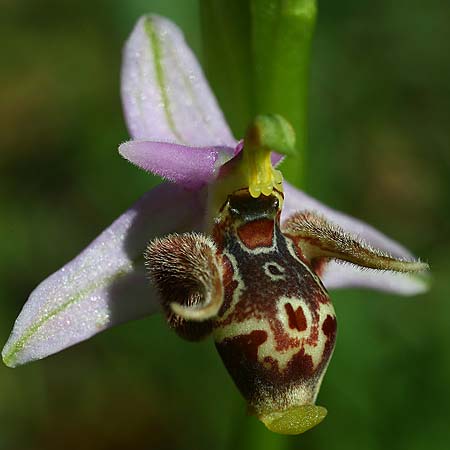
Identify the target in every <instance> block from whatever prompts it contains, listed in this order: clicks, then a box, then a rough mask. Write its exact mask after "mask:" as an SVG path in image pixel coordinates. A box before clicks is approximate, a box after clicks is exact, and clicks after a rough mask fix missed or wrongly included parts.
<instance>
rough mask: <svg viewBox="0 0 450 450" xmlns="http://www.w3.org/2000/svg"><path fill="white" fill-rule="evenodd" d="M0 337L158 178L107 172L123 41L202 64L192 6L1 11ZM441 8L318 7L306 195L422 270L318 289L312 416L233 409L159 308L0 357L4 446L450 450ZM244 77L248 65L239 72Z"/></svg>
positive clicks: (103, 4)
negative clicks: (161, 28) (326, 292)
mask: <svg viewBox="0 0 450 450" xmlns="http://www.w3.org/2000/svg"><path fill="white" fill-rule="evenodd" d="M0 8H1V12H0V37H1V42H2V58H1V63H0V64H1V71H0V99H1V101H0V127H1V138H0V142H1V144H0V146H1V153H0V206H1V209H0V235H1V244H0V341H1V343H3V342H5V341H6V339H7V337H8V335H9V332H10V330H11V327H12V324H13V322H14V320H15V318H16V316H17V314H18V312H19V311H20V309H21V307H22V305H23V303H24V301H25V300H26V298H27V296H28V294H29V293H30V292H31V290H32V289H33V288H34V287H35V286H36V285H37V284H38V283H39V282H40V281H41V280H42V279H44V278H45V277H46V276H47V275H49V274H50V273H52V272H53V271H55V270H56V269H58V268H59V267H60V266H62V265H63V264H64V263H65V262H67V261H68V260H69V259H71V258H72V257H74V256H75V255H76V254H77V253H78V252H79V251H80V250H81V249H82V248H83V247H84V246H85V245H87V244H88V243H89V242H90V241H91V240H92V239H93V238H94V237H95V236H96V235H97V234H98V233H99V232H100V231H101V230H102V229H103V228H104V227H105V226H107V225H108V224H109V223H111V222H112V220H113V219H114V218H115V217H116V216H118V215H119V214H120V213H121V212H122V211H123V210H124V209H126V208H127V207H128V206H129V205H130V204H131V203H132V202H134V201H135V200H136V199H137V198H138V197H139V196H140V195H141V194H142V193H144V192H145V191H146V190H148V189H149V187H151V186H152V185H154V184H155V183H156V182H157V180H154V179H152V178H151V177H149V176H148V175H146V174H145V173H143V172H142V171H139V170H136V169H134V168H133V167H132V166H130V165H129V164H127V163H126V162H125V161H124V160H122V159H121V158H120V157H119V155H118V153H117V147H118V144H119V143H120V142H122V141H124V140H126V139H127V132H126V129H125V125H124V121H123V118H122V112H121V105H120V98H119V69H120V59H121V48H122V44H123V42H124V40H125V39H126V37H127V35H128V34H129V32H130V31H131V29H132V27H133V24H134V22H135V20H136V19H137V18H138V17H139V16H140V15H141V14H143V13H146V12H157V13H159V14H163V15H166V16H168V17H170V18H172V19H173V20H175V21H176V22H177V23H178V24H179V25H180V26H181V27H182V28H183V30H184V31H185V33H186V37H187V40H188V42H189V43H190V44H191V45H192V47H193V48H194V50H195V52H196V53H197V55H198V56H199V58H200V60H201V59H202V46H201V36H200V21H199V9H198V3H197V1H196V0H178V1H176V0H160V1H152V0H127V1H124V0H108V1H106V0H96V1H91V2H80V1H74V0H68V1H64V2H60V1H56V0H53V1H51V0H42V1H39V2H37V1H30V0H28V1H25V0H23V1H20V0H3V1H2V2H1V4H0ZM449 13H450V11H449V5H448V2H445V1H439V0H430V1H427V2H423V1H421V0H409V1H408V0H400V1H396V2H393V1H391V0H378V1H377V2H371V1H368V0H365V1H361V0H358V1H357V0H341V1H339V2H325V1H323V2H321V3H320V4H319V16H318V22H317V27H316V33H315V38H314V43H313V53H312V68H311V74H312V76H311V86H310V103H309V104H310V113H309V144H308V150H309V151H308V157H307V163H306V164H307V166H306V167H305V171H306V189H307V191H308V192H310V193H311V194H313V195H315V196H316V197H318V198H320V199H321V200H322V201H324V202H326V203H328V204H330V205H332V206H334V207H336V208H338V209H341V210H344V211H346V212H348V213H350V214H352V215H355V216H357V217H360V218H363V219H364V220H366V221H368V222H370V223H372V224H374V225H375V226H376V227H378V228H380V229H382V230H383V231H384V232H385V233H387V234H388V235H390V236H392V237H394V238H395V239H397V240H399V241H401V242H402V243H404V244H405V245H406V246H408V247H409V248H411V249H412V250H413V251H414V252H415V253H416V254H418V255H420V256H421V257H422V258H423V259H425V260H427V261H429V262H430V264H431V266H432V270H433V277H434V282H433V287H432V289H431V291H430V293H428V294H427V295H423V296H419V297H416V298H411V299H408V298H407V299H404V298H398V297H395V296H391V295H387V294H381V293H370V292H366V291H363V290H360V291H341V292H335V293H333V295H332V296H333V298H334V304H335V308H336V311H337V314H338V319H339V335H338V342H337V347H336V351H335V354H334V358H333V360H332V362H331V364H330V368H329V370H328V373H327V375H326V377H325V380H324V383H323V387H322V390H321V393H320V395H319V399H318V404H320V405H324V406H326V407H327V408H328V410H329V415H328V417H327V418H326V420H325V421H324V422H323V423H322V424H321V425H320V426H318V427H317V428H315V429H313V430H312V431H309V432H308V433H306V434H305V435H302V436H299V437H279V436H276V435H272V434H270V433H269V432H267V431H265V429H264V427H263V425H260V424H259V423H258V422H257V421H256V419H253V418H250V417H247V416H246V414H245V405H244V401H243V400H242V399H241V397H240V395H239V394H238V393H237V390H236V389H235V387H234V386H233V384H232V382H231V380H230V378H229V377H228V375H227V373H226V371H225V370H224V368H223V367H222V364H221V362H220V360H219V358H218V357H217V355H216V352H215V349H214V346H213V343H212V341H206V342H203V343H200V344H190V343H187V342H184V341H182V340H181V339H179V338H178V337H177V336H175V334H173V333H172V332H170V330H169V329H168V328H167V327H166V325H165V323H164V321H163V319H162V318H161V317H158V316H155V317H150V318H148V319H145V320H141V321H138V322H134V323H129V324H126V325H123V326H121V327H118V328H115V329H112V330H109V331H107V332H105V333H103V334H101V335H99V336H97V337H95V338H94V339H92V340H91V341H89V342H85V343H82V344H80V345H78V346H76V347H74V348H71V349H69V350H66V351H65V352H63V353H61V354H58V355H55V356H52V357H50V358H48V359H46V360H43V361H40V362H37V363H33V364H30V365H29V366H25V367H21V368H18V369H15V370H12V369H8V368H6V367H5V366H3V365H0V449H2V450H3V449H8V450H14V449H20V450H22V449H23V450H28V449H32V450H34V449H60V448H64V449H69V450H70V449H80V448H83V449H86V450H90V449H99V450H100V449H116V448H117V449H119V448H120V449H123V448H130V449H147V448H148V449H196V450H202V449H212V448H213V449H228V448H236V449H237V448H245V449H249V450H251V449H252V448H255V449H256V448H258V449H264V448H267V449H272V448H286V449H308V450H314V449H325V448H326V449H343V448H345V449H346V450H352V449H367V450H372V449H384V450H385V449H408V450H416V449H417V450H418V449H444V448H448V444H449V442H450V431H449V429H450V426H449V422H450V411H449V408H450V406H449V404H450V383H449V380H450V301H449V297H450V259H449V257H448V255H449V252H450V226H449V219H450V217H449V215H450V213H449V211H450V170H449V169H450V151H449V141H450V139H449V138H450V136H449V121H450V114H449V113H450V92H449V90H450V87H449V86H450V58H449V55H450V35H449V34H450V33H449V26H448V17H449ZM242 70H246V67H242Z"/></svg>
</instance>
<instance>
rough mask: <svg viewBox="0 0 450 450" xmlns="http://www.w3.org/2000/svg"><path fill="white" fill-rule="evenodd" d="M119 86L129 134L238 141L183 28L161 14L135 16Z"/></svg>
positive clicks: (211, 142) (197, 142)
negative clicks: (187, 40) (187, 42)
mask: <svg viewBox="0 0 450 450" xmlns="http://www.w3.org/2000/svg"><path fill="white" fill-rule="evenodd" d="M121 90H122V102H123V107H124V112H125V119H126V122H127V125H128V129H129V132H130V135H131V137H132V138H133V139H139V140H152V141H163V142H173V143H178V144H184V145H191V146H220V145H225V146H231V147H234V146H235V144H236V140H235V139H234V138H233V136H232V134H231V132H230V129H229V128H228V125H227V123H226V121H225V119H224V117H223V114H222V111H221V110H220V108H219V106H218V104H217V101H216V99H215V97H214V94H213V93H212V91H211V89H210V87H209V85H208V82H207V81H206V78H205V76H204V74H203V72H202V69H201V67H200V65H199V63H198V61H197V59H196V58H195V56H194V54H193V53H192V50H191V49H190V48H189V47H188V45H187V44H186V42H185V40H184V37H183V33H182V32H181V30H180V29H179V28H178V27H177V26H176V25H175V24H174V23H172V22H170V21H169V20H167V19H164V18H163V17H159V16H154V15H152V16H144V17H141V18H140V19H139V21H138V22H137V24H136V26H135V28H134V30H133V32H132V34H131V36H130V38H129V39H128V41H127V43H126V45H125V48H124V53H123V64H122V88H121Z"/></svg>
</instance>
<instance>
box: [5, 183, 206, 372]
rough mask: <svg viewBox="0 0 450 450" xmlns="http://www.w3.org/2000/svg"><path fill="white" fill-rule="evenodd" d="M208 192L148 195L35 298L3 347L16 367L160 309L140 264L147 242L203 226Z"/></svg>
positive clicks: (165, 189)
mask: <svg viewBox="0 0 450 450" xmlns="http://www.w3.org/2000/svg"><path fill="white" fill-rule="evenodd" d="M204 201H205V198H204V194H203V193H201V192H194V193H193V192H188V191H186V190H184V189H183V188H180V187H178V186H176V185H172V184H163V185H160V186H158V187H157V188H155V189H153V190H152V191H150V192H148V193H147V194H145V195H144V196H143V197H142V198H141V199H140V200H139V201H138V202H137V203H136V204H135V205H134V206H133V207H131V208H130V209H129V210H128V211H126V212H125V213H124V214H122V215H121V216H120V217H119V218H118V219H117V220H116V221H115V222H114V223H113V224H112V225H111V226H109V227H108V228H107V229H106V230H105V231H103V233H102V234H100V236H98V237H97V238H96V239H95V240H94V241H93V242H92V243H91V244H90V245H89V246H88V247H87V248H86V249H85V250H84V251H83V252H81V253H80V254H79V255H78V256H77V257H76V258H75V259H73V260H72V261H71V262H69V263H68V264H66V265H65V266H64V267H63V268H61V269H60V270H58V271H57V272H56V273H54V274H53V275H51V276H50V277H48V278H47V279H46V280H44V281H43V282H42V283H41V284H40V285H39V286H38V287H37V288H36V289H35V290H34V291H33V292H32V293H31V295H30V298H29V299H28V301H27V303H26V304H25V306H24V307H23V310H22V312H21V313H20V315H19V317H18V318H17V320H16V323H15V325H14V328H13V331H12V333H11V336H10V338H9V340H8V342H7V343H6V345H5V348H4V349H3V352H2V356H3V360H4V362H5V364H7V365H8V366H11V367H14V366H17V365H20V364H24V363H26V362H29V361H33V360H36V359H40V358H44V357H46V356H48V355H51V354H53V353H56V352H58V351H60V350H63V349H64V348H66V347H69V346H71V345H74V344H76V343H78V342H80V341H84V340H85V339H88V338H90V337H91V336H93V335H94V334H96V333H98V332H100V331H103V330H105V329H106V328H109V327H111V326H113V325H116V324H119V323H121V322H125V321H127V320H132V319H136V318H139V317H143V316H145V315H147V314H150V313H152V312H153V311H155V310H156V309H157V308H158V306H157V302H156V301H155V293H154V291H153V289H152V288H150V286H149V283H148V282H147V281H146V278H145V275H144V272H143V270H141V267H143V264H140V263H139V262H138V261H139V260H140V258H141V257H142V254H143V252H144V249H145V247H146V243H147V242H148V241H149V240H150V239H152V238H154V237H156V236H160V235H165V234H167V233H170V232H174V231H186V230H192V229H193V228H195V227H196V226H199V224H200V222H201V219H202V216H203V209H204Z"/></svg>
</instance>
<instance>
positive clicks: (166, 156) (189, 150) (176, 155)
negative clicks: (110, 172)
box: [119, 141, 235, 189]
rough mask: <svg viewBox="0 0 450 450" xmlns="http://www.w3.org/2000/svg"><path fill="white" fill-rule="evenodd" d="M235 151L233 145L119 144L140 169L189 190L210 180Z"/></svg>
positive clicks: (121, 150)
mask: <svg viewBox="0 0 450 450" xmlns="http://www.w3.org/2000/svg"><path fill="white" fill-rule="evenodd" d="M234 151H235V150H234V148H231V147H202V148H197V147H187V146H184V145H179V144H168V143H164V142H149V141H130V142H125V143H124V144H122V145H121V146H120V147H119V153H120V154H121V155H122V156H123V157H124V158H126V159H128V160H129V161H131V162H132V163H133V164H135V165H137V166H138V167H140V168H141V169H144V170H147V171H149V172H152V173H154V174H156V175H160V176H162V177H164V178H166V179H167V180H170V181H173V182H175V183H179V184H182V185H183V186H185V187H187V188H190V189H196V188H199V187H201V186H203V185H205V184H207V183H209V182H211V181H212V180H213V179H214V178H215V176H216V173H217V170H218V169H219V168H220V166H221V165H222V164H224V163H225V162H226V161H228V160H229V159H230V158H232V156H233V154H234Z"/></svg>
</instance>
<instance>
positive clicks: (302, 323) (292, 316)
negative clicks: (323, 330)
mask: <svg viewBox="0 0 450 450" xmlns="http://www.w3.org/2000/svg"><path fill="white" fill-rule="evenodd" d="M284 309H285V310H286V313H287V315H288V319H289V328H291V329H292V330H298V331H305V330H306V328H307V327H308V324H307V323H306V317H305V313H304V312H303V308H302V307H301V306H299V307H298V308H297V309H296V310H294V308H293V306H292V305H291V304H290V303H286V304H285V305H284Z"/></svg>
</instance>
